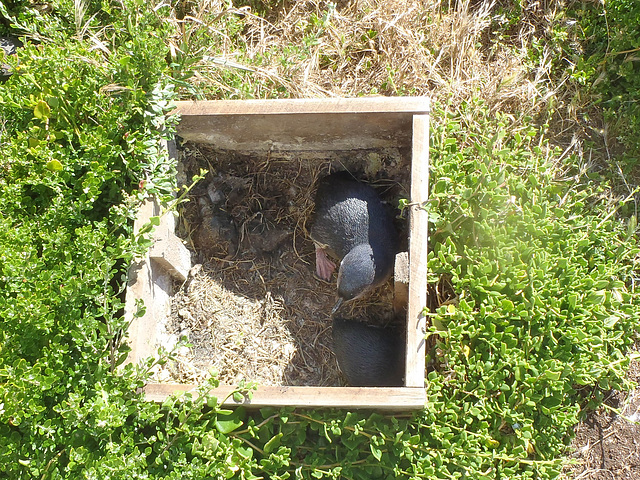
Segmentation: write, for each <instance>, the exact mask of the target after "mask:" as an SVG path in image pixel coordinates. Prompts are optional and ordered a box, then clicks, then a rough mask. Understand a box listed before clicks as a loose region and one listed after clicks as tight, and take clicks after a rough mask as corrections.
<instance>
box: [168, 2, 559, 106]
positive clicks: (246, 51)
mask: <svg viewBox="0 0 640 480" xmlns="http://www.w3.org/2000/svg"><path fill="white" fill-rule="evenodd" d="M523 3H524V10H523V13H522V18H523V20H522V21H521V22H519V23H518V24H516V25H514V26H512V27H510V30H509V31H508V34H507V37H506V38H501V41H500V42H496V41H495V38H494V37H493V36H492V28H493V29H495V28H497V27H496V25H501V24H503V23H507V22H508V19H506V18H503V17H501V16H500V13H499V12H500V9H499V5H498V4H497V3H496V1H495V0H493V1H481V2H471V1H469V0H459V1H456V2H452V1H450V2H442V1H433V2H425V1H420V0H406V1H399V0H398V1H381V0H367V1H364V0H361V1H351V2H340V4H339V5H338V6H337V7H335V5H334V4H332V3H330V2H325V1H305V2H290V3H288V4H285V5H284V6H283V7H282V8H281V10H279V11H277V12H275V14H274V15H272V17H273V18H272V20H271V21H267V20H265V19H264V18H261V17H259V16H257V15H255V14H253V13H252V12H251V10H250V8H248V7H243V8H226V6H225V3H224V2H221V1H217V0H200V1H199V2H198V3H197V4H193V5H192V7H191V9H190V12H191V13H190V14H189V15H186V16H185V17H184V19H183V20H181V21H180V25H181V27H182V31H181V33H180V34H179V35H178V36H177V37H176V39H175V42H174V45H173V51H174V52H176V54H177V52H179V51H180V48H184V47H185V46H189V49H193V48H194V45H197V48H195V50H194V51H191V53H192V54H195V56H197V57H199V58H200V61H199V62H198V63H197V64H196V65H194V67H195V75H194V77H193V78H192V80H191V81H192V83H193V84H195V85H197V86H198V87H199V88H203V89H205V90H206V89H207V88H206V87H207V86H209V87H211V89H212V90H215V91H216V92H218V94H219V95H221V96H224V97H226V98H229V97H242V96H243V92H250V93H249V95H250V96H254V97H261V98H266V97H278V96H291V97H317V96H360V95H375V94H382V95H407V94H411V95H428V96H431V97H432V98H434V99H436V100H440V101H442V102H443V103H446V104H449V105H452V106H456V105H459V104H460V103H461V102H464V101H468V100H470V99H471V98H472V97H481V98H483V99H484V100H485V101H486V102H487V104H488V105H489V106H490V107H491V108H492V109H494V110H502V111H526V112H529V113H531V114H535V113H537V111H540V110H542V109H544V108H546V107H547V105H548V102H549V101H550V99H551V98H552V97H553V96H554V95H555V94H556V93H557V91H556V89H554V85H553V82H551V80H550V65H551V58H553V52H551V51H545V52H543V54H542V55H541V59H542V60H541V61H540V63H539V65H535V66H532V65H530V64H529V60H528V59H527V58H528V52H529V50H530V49H531V47H532V42H533V41H534V40H536V39H537V40H539V39H540V36H541V35H544V32H545V29H546V28H548V25H549V24H550V22H552V21H553V20H554V18H555V16H556V9H557V8H558V3H557V2H550V1H549V2H523ZM232 24H233V27H231V26H230V25H232ZM230 74H231V75H232V74H236V75H241V77H242V83H243V86H241V87H238V86H237V85H231V84H230V82H229V81H228V80H229V78H228V76H229V75H230ZM231 83H233V82H231Z"/></svg>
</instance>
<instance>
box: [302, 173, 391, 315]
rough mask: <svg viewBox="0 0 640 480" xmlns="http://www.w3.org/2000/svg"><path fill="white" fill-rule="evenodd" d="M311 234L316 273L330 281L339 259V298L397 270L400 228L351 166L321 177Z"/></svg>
mask: <svg viewBox="0 0 640 480" xmlns="http://www.w3.org/2000/svg"><path fill="white" fill-rule="evenodd" d="M310 233H311V239H312V240H313V241H314V243H315V246H316V273H317V275H318V277H320V278H321V279H323V280H326V281H329V280H330V278H331V274H332V273H333V271H334V270H335V268H336V265H335V263H333V262H332V261H331V260H330V259H329V257H333V258H334V259H337V260H338V261H339V262H340V266H339V268H338V302H337V303H336V305H335V307H334V308H333V312H335V311H336V310H337V309H338V308H339V307H340V305H341V304H342V302H347V301H350V300H353V299H355V298H358V297H360V296H362V295H363V294H365V293H366V292H368V291H370V290H372V289H374V288H376V287H378V286H380V285H382V284H383V283H384V282H386V280H387V279H388V278H389V276H390V275H391V273H392V272H393V264H394V260H395V254H396V252H397V250H398V233H397V231H396V229H395V227H394V225H393V218H392V217H391V215H390V214H389V212H388V211H387V208H386V207H385V205H384V204H383V203H382V201H381V200H380V198H379V197H378V194H377V193H376V191H375V190H374V189H373V188H372V187H371V186H369V185H367V184H365V183H362V182H359V181H357V180H355V179H354V178H353V177H351V175H350V174H349V173H348V172H336V173H333V174H331V175H328V176H326V177H324V178H323V179H321V180H320V181H319V182H318V189H317V191H316V197H315V212H314V217H313V223H312V226H311V232H310Z"/></svg>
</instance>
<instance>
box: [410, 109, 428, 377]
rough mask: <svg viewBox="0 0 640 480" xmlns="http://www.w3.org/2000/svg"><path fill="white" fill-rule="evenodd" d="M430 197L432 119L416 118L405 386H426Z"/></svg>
mask: <svg viewBox="0 0 640 480" xmlns="http://www.w3.org/2000/svg"><path fill="white" fill-rule="evenodd" d="M428 198H429V116H428V115H414V117H413V140H412V159H411V201H410V203H411V207H410V211H409V305H408V307H407V355H406V364H405V385H406V386H407V387H423V386H424V379H425V355H426V352H425V333H426V318H425V315H424V312H423V309H424V307H425V306H426V304H427V254H428V226H429V225H428V220H429V216H428V214H427V211H426V210H424V209H423V208H422V206H423V205H424V202H426V201H427V199H428Z"/></svg>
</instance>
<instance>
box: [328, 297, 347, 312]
mask: <svg viewBox="0 0 640 480" xmlns="http://www.w3.org/2000/svg"><path fill="white" fill-rule="evenodd" d="M343 301H344V299H343V298H342V297H339V298H338V301H337V302H336V304H335V305H334V306H333V308H332V309H331V315H333V314H334V313H336V312H337V311H338V309H339V308H340V305H342V302H343Z"/></svg>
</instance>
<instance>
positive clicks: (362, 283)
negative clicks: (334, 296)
mask: <svg viewBox="0 0 640 480" xmlns="http://www.w3.org/2000/svg"><path fill="white" fill-rule="evenodd" d="M375 277H376V265H375V261H374V258H373V250H372V249H371V245H369V244H361V245H357V246H356V247H354V248H352V249H351V251H349V253H347V254H346V255H345V256H344V258H343V259H342V262H340V268H339V270H338V297H339V299H338V303H336V306H335V307H333V312H334V313H335V311H336V310H338V308H339V307H340V305H341V304H342V303H343V302H349V301H351V300H354V299H356V298H358V297H360V296H362V295H363V294H364V293H366V292H367V291H369V290H370V289H371V288H372V287H373V283H374V280H375Z"/></svg>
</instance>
